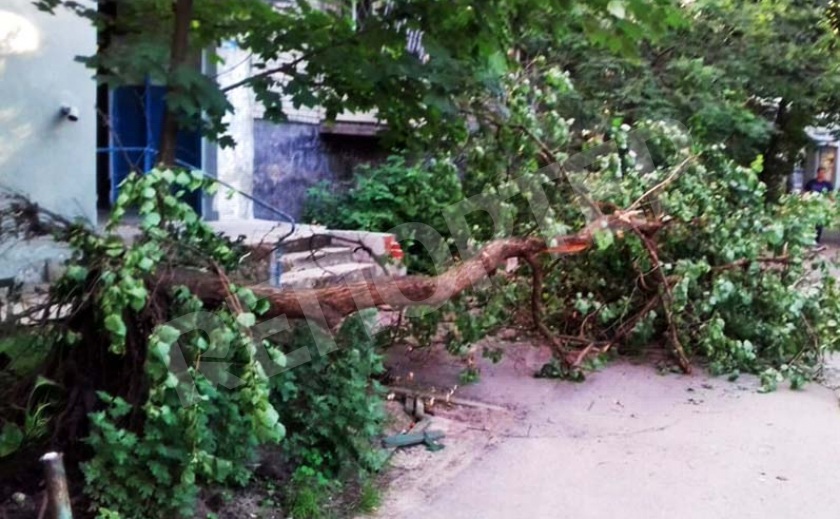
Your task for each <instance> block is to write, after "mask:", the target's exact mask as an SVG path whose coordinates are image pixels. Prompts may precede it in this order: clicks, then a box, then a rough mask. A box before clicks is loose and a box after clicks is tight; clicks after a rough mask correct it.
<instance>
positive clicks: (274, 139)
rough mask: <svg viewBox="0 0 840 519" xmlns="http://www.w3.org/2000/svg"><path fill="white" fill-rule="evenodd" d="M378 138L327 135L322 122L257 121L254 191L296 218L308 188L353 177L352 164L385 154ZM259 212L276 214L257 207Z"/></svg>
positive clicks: (262, 215)
mask: <svg viewBox="0 0 840 519" xmlns="http://www.w3.org/2000/svg"><path fill="white" fill-rule="evenodd" d="M382 157H383V152H382V150H381V148H380V147H379V146H378V143H377V141H376V139H375V138H371V137H350V136H325V135H322V134H321V132H320V129H319V126H318V125H314V124H302V123H282V124H276V123H272V122H269V121H265V120H262V119H257V120H256V121H254V176H253V185H254V195H255V196H256V197H257V198H259V199H260V200H263V201H265V202H267V203H269V204H270V205H271V206H273V207H276V208H277V209H280V210H282V211H284V212H286V213H288V214H290V215H291V216H292V217H294V218H295V219H299V218H300V217H301V215H302V213H303V207H304V202H305V199H306V191H307V190H308V189H309V188H310V187H312V186H314V185H315V184H317V183H318V182H320V181H324V180H325V181H328V182H330V184H331V185H333V186H339V185H341V184H342V183H345V182H349V181H350V180H351V178H352V172H353V168H354V167H355V166H357V165H359V164H362V163H370V162H375V161H377V160H380V159H381V158H382ZM254 216H255V217H256V218H262V219H267V220H275V219H277V217H276V215H275V214H273V213H272V212H271V211H269V210H267V209H264V208H262V207H259V206H255V207H254Z"/></svg>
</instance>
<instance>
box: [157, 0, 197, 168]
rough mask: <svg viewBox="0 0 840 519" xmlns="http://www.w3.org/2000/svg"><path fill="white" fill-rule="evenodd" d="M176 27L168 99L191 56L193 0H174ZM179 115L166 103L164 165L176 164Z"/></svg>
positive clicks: (162, 142)
mask: <svg viewBox="0 0 840 519" xmlns="http://www.w3.org/2000/svg"><path fill="white" fill-rule="evenodd" d="M174 2H175V4H174V14H175V20H174V27H173V30H172V47H171V54H170V58H169V79H168V84H167V91H166V95H167V99H168V98H169V96H171V95H172V94H176V93H177V92H178V90H179V87H178V85H173V84H172V78H173V77H174V75H175V72H176V71H177V70H178V69H179V68H180V67H183V66H184V65H185V64H186V62H187V58H188V57H189V37H190V24H191V22H192V14H193V0H174ZM178 127H179V124H178V115H177V114H176V113H174V111H173V110H170V108H169V104H168V103H167V104H166V110H165V111H164V113H163V127H162V128H161V132H160V149H159V152H158V163H160V164H163V165H164V166H174V165H175V148H176V145H177V140H178Z"/></svg>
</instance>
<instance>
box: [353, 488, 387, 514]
mask: <svg viewBox="0 0 840 519" xmlns="http://www.w3.org/2000/svg"><path fill="white" fill-rule="evenodd" d="M381 505H382V491H381V490H380V488H379V487H378V486H377V485H376V483H375V482H373V481H370V480H368V481H365V482H364V483H362V488H361V490H360V493H359V500H358V503H357V504H356V510H357V511H358V512H359V513H361V514H365V515H368V514H371V513H373V512H375V511H376V509H378V508H379V507H380V506H381Z"/></svg>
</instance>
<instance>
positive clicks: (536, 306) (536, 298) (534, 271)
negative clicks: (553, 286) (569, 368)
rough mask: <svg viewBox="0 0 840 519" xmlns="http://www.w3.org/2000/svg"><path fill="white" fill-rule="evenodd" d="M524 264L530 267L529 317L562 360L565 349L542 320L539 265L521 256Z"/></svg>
mask: <svg viewBox="0 0 840 519" xmlns="http://www.w3.org/2000/svg"><path fill="white" fill-rule="evenodd" d="M522 259H524V260H525V262H526V263H527V264H528V266H529V267H531V278H532V282H531V316H532V318H533V320H534V328H536V329H537V331H538V332H540V334H541V335H542V336H543V337H545V338H546V339H548V341H549V342H550V343H551V345H552V346H553V347H554V351H555V353H556V354H557V355H558V356H560V357H561V358H562V356H563V354H565V353H566V348H565V347H564V346H563V342H562V341H561V340H559V339H558V338H557V337H555V336H554V335H553V334H552V333H551V331H550V330H549V329H548V327H547V326H546V325H545V323H543V320H542V313H543V309H542V300H541V299H542V287H543V271H542V267H540V264H539V263H538V262H537V260H536V259H535V258H534V256H530V255H529V256H523V258H522Z"/></svg>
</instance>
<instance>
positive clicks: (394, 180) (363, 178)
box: [304, 156, 463, 272]
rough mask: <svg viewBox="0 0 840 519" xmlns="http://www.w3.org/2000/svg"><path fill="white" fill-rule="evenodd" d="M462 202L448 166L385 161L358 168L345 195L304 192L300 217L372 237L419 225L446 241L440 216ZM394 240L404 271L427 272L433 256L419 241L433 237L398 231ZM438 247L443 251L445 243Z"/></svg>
mask: <svg viewBox="0 0 840 519" xmlns="http://www.w3.org/2000/svg"><path fill="white" fill-rule="evenodd" d="M462 199H463V194H462V192H461V183H460V180H459V179H458V174H457V170H456V168H455V166H454V165H453V164H452V163H451V161H449V160H434V159H433V160H428V161H426V162H423V163H409V162H407V161H406V159H404V158H403V157H400V156H391V157H388V160H386V161H385V163H384V164H381V165H378V166H364V167H360V168H359V169H358V170H357V172H356V177H355V180H354V183H353V185H352V186H351V187H350V189H349V190H347V191H340V190H337V189H336V188H334V187H333V185H332V184H329V183H326V182H325V183H322V184H319V185H317V186H316V187H314V188H312V189H310V191H309V194H308V199H307V203H306V209H305V212H304V218H305V219H306V220H308V221H312V222H317V223H320V224H323V225H326V226H328V227H333V228H338V229H353V230H365V231H375V232H389V231H391V230H392V229H394V228H395V227H397V226H399V225H401V224H405V223H422V224H425V225H428V226H429V227H431V228H432V229H434V231H436V233H437V234H438V235H440V236H441V237H443V238H444V240H446V239H448V238H449V237H450V232H449V227H448V225H447V223H446V220H445V214H446V211H447V209H448V208H449V207H450V206H451V205H452V204H455V203H457V202H460V201H461V200H462ZM396 235H397V239H398V240H399V241H400V242H401V244H402V247H403V250H404V251H405V252H406V264H407V266H408V268H409V269H410V270H413V271H420V272H433V267H434V262H433V261H432V259H431V258H432V257H433V256H432V254H434V251H428V250H426V249H425V247H424V246H423V245H422V243H421V240H422V239H424V238H426V239H428V238H430V237H432V238H433V237H434V233H433V232H430V231H425V230H422V229H421V230H417V229H409V228H400V229H397V230H396ZM440 246H441V248H442V249H443V250H445V251H447V252H448V250H449V249H448V246H447V244H446V243H445V242H444V243H442V244H440Z"/></svg>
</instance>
